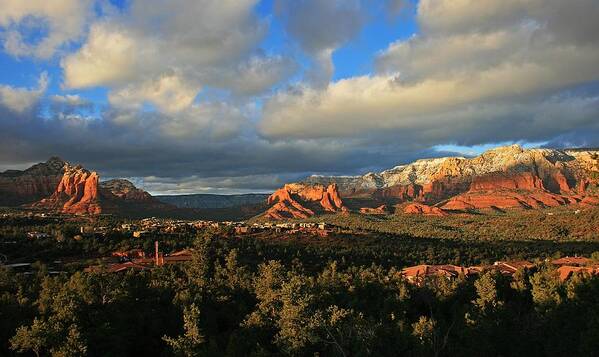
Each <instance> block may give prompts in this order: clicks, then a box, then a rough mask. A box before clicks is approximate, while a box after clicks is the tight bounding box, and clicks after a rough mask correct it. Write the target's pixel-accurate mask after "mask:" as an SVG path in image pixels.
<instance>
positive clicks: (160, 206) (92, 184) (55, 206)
mask: <svg viewBox="0 0 599 357" xmlns="http://www.w3.org/2000/svg"><path fill="white" fill-rule="evenodd" d="M53 187H54V188H53V189H52V191H51V192H50V193H49V194H48V195H47V197H45V198H43V199H41V200H38V201H36V202H33V203H31V204H30V206H31V207H33V208H37V209H44V210H51V211H57V212H62V213H69V214H89V215H98V214H101V213H110V214H122V213H131V212H139V213H143V212H156V213H159V212H161V211H165V210H166V211H168V210H173V209H174V207H173V206H171V205H168V204H165V203H162V202H159V201H158V200H156V199H155V198H154V197H152V195H150V194H149V193H147V192H146V191H144V190H140V189H138V188H136V187H135V186H134V185H133V184H132V183H131V182H129V181H127V180H124V179H113V180H108V181H105V182H100V176H99V175H98V173H97V172H95V171H89V170H87V169H85V168H83V167H82V166H80V165H76V166H74V165H71V164H69V163H66V162H63V167H62V168H61V177H60V180H58V183H57V184H55V185H53Z"/></svg>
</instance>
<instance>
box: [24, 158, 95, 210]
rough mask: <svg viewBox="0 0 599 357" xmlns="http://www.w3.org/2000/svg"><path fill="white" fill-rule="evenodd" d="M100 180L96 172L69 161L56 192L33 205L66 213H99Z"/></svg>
mask: <svg viewBox="0 0 599 357" xmlns="http://www.w3.org/2000/svg"><path fill="white" fill-rule="evenodd" d="M98 182H99V176H98V174H97V173H96V172H90V171H88V170H86V169H84V168H82V167H81V166H71V165H70V164H68V163H67V164H65V166H64V174H63V176H62V179H61V180H60V182H59V184H58V186H57V187H56V190H55V191H54V193H52V195H50V197H48V198H45V199H43V200H41V201H39V202H37V203H35V204H34V205H33V206H34V207H36V208H45V209H53V210H59V211H62V212H64V213H79V214H82V213H89V214H99V213H101V212H102V208H101V206H100V203H99V194H98Z"/></svg>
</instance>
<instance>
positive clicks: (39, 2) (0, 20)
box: [0, 0, 93, 59]
mask: <svg viewBox="0 0 599 357" xmlns="http://www.w3.org/2000/svg"><path fill="white" fill-rule="evenodd" d="M92 4H93V2H92V0H52V1H48V0H26V1H24V0H3V1H2V3H1V5H0V27H1V28H3V29H4V34H3V36H2V42H3V45H4V48H5V50H6V51H7V52H8V53H10V54H12V55H14V56H34V57H38V58H42V59H47V58H50V57H51V56H52V55H54V53H55V52H56V51H57V50H59V49H60V48H61V47H62V46H64V45H65V44H68V43H69V42H72V41H75V40H77V39H79V38H80V37H82V36H83V34H84V31H85V26H86V23H87V21H88V19H89V18H90V17H91V15H92V13H91V11H92ZM32 31H33V32H41V33H42V34H43V35H42V36H41V38H39V39H37V38H36V39H35V40H34V42H32V41H28V40H26V38H27V34H28V33H29V32H32Z"/></svg>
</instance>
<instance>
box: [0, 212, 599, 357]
mask: <svg viewBox="0 0 599 357" xmlns="http://www.w3.org/2000/svg"><path fill="white" fill-rule="evenodd" d="M560 214H563V215H564V217H566V214H567V213H566V212H562V213H559V212H556V213H555V216H547V215H546V214H545V218H546V220H547V219H550V217H556V219H557V220H558V221H557V222H560V219H561V218H559V217H560ZM583 214H588V215H591V214H596V213H595V212H594V211H590V212H586V213H583ZM503 217H506V218H505V219H506V220H508V219H511V226H505V227H504V229H505V230H507V232H514V231H516V230H520V228H514V227H518V226H519V225H520V224H524V223H525V222H524V218H523V219H522V220H520V219H518V218H513V216H511V215H510V213H508V214H505V215H498V217H495V218H496V219H499V220H502V219H504V218H503ZM568 217H574V214H573V213H571V214H570V216H568ZM576 217H583V216H580V215H576ZM593 217H594V216H593ZM512 218H513V219H512ZM590 218H591V216H584V219H590ZM326 219H327V220H328V221H331V222H335V223H336V224H338V225H339V226H341V227H345V228H344V229H341V230H340V231H339V232H337V233H333V234H331V235H329V236H328V237H326V238H323V237H317V236H309V235H305V234H284V233H275V232H274V231H273V232H263V233H258V234H251V235H243V236H235V235H231V234H230V232H228V231H227V229H221V230H214V229H206V230H204V231H202V232H200V233H197V234H196V233H192V232H189V233H179V234H170V235H161V234H155V235H153V236H150V237H148V238H144V239H140V238H133V237H132V236H131V234H130V233H123V232H116V231H109V233H107V234H106V235H103V236H94V235H86V236H84V237H81V236H80V232H79V226H80V225H81V224H83V223H82V222H69V221H67V222H64V221H56V220H53V219H46V218H31V217H21V218H11V219H4V220H1V221H0V243H1V245H0V246H1V248H2V253H4V254H6V255H8V256H10V257H11V261H15V260H16V261H28V262H31V261H35V260H38V261H39V262H37V263H35V264H33V265H32V268H31V270H30V271H29V272H28V274H23V273H18V272H16V271H14V270H10V269H6V268H0V341H1V345H0V355H3V356H4V355H7V356H12V355H33V356H86V355H87V356H137V355H152V356H216V355H218V356H247V355H252V356H267V355H298V356H305V355H321V356H366V355H380V356H397V355H406V356H521V355H530V356H564V355H587V356H593V355H596V354H597V351H599V277H592V276H585V275H574V276H573V277H572V278H571V279H569V280H568V281H566V282H560V280H559V279H558V276H557V275H556V271H555V268H554V267H552V266H549V265H548V264H546V263H543V260H544V258H549V257H557V256H560V255H566V254H568V255H573V254H582V255H586V256H592V257H593V258H594V259H597V258H598V257H599V253H597V252H599V241H597V240H596V239H595V240H593V239H592V235H589V236H584V237H583V238H581V237H578V238H575V237H573V236H572V232H579V231H576V230H574V229H572V227H573V225H568V224H564V225H563V227H565V229H569V232H568V234H564V235H563V236H562V237H563V238H559V237H558V238H557V239H550V238H549V237H546V238H545V236H543V235H542V234H540V233H539V232H549V230H550V229H552V228H550V227H553V223H552V222H549V221H546V220H543V221H540V222H545V223H544V224H540V225H538V226H537V221H534V220H536V219H538V220H541V216H529V217H527V219H531V220H533V221H532V222H533V223H532V224H529V226H530V227H531V228H530V233H531V235H536V238H531V237H530V235H528V236H519V237H518V236H514V237H507V235H508V233H506V232H505V231H501V228H500V225H499V224H488V223H489V222H490V221H491V220H490V219H488V217H484V216H472V217H466V216H462V217H451V218H447V217H446V218H445V219H444V218H441V219H437V218H432V217H427V218H423V217H417V216H415V217H412V216H399V217H384V218H380V217H367V218H364V217H361V218H360V217H356V216H351V215H350V216H341V215H340V216H330V217H326ZM425 220H428V224H425V223H423V222H424V221H425ZM421 221H422V222H421ZM581 221H583V220H581ZM596 221H597V220H595V222H596ZM120 223H122V222H117V221H114V219H113V218H110V217H104V218H102V219H101V220H100V221H97V222H93V223H89V222H88V223H87V224H93V225H95V226H111V225H119V224H120ZM559 224H561V223H559ZM460 227H466V228H460ZM595 228H596V227H595ZM595 228H593V227H591V224H589V225H588V227H587V228H585V229H587V230H588V232H592V229H595ZM29 231H38V232H47V233H49V234H50V235H51V236H50V237H48V238H38V239H28V238H27V237H26V233H27V232H29ZM468 232H470V233H468ZM433 233H434V234H433ZM429 234H430V235H429ZM537 234H539V235H537ZM543 234H544V233H543ZM483 235H486V237H484V236H483ZM491 237H496V239H491ZM155 240H158V241H159V243H160V247H161V250H162V251H164V252H166V253H168V252H171V251H175V250H179V249H182V248H185V247H189V246H193V248H194V250H193V252H194V253H193V260H192V261H191V262H188V263H182V264H179V265H166V266H162V267H155V268H152V269H149V270H142V271H126V272H120V273H108V272H106V271H104V270H101V269H100V270H98V271H94V272H83V271H82V268H83V267H85V266H88V265H90V264H102V262H103V259H104V257H106V256H108V255H109V253H110V252H112V251H116V250H120V251H124V250H129V249H135V248H141V249H143V250H145V251H146V252H148V253H149V252H151V251H152V249H153V243H154V241H155ZM594 252H595V253H594ZM593 253H594V254H593ZM508 259H529V260H533V259H536V260H537V262H538V263H539V264H538V266H539V267H538V268H534V269H533V270H530V271H519V272H518V273H516V275H515V276H514V277H513V278H511V277H506V276H502V275H498V274H496V273H493V272H485V273H483V274H481V275H479V276H477V277H468V278H466V277H459V278H457V279H454V280H448V279H446V278H433V279H430V280H427V281H426V282H425V283H424V284H422V285H419V286H416V285H413V284H410V283H408V282H407V281H406V280H405V279H404V277H403V276H402V275H401V273H400V271H401V269H402V268H403V267H405V266H408V265H415V264H420V263H427V264H446V263H453V264H460V265H466V266H467V265H479V264H482V265H484V264H488V263H492V262H494V261H496V260H508ZM56 260H60V262H61V263H60V264H57V263H55V261H56ZM52 270H55V271H56V270H58V271H60V273H58V274H57V273H55V272H54V273H53V272H52Z"/></svg>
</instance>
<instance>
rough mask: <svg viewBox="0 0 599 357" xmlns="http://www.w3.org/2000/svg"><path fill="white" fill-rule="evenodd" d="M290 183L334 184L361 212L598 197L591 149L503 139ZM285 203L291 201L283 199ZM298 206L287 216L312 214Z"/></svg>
mask: <svg viewBox="0 0 599 357" xmlns="http://www.w3.org/2000/svg"><path fill="white" fill-rule="evenodd" d="M294 185H299V186H301V187H302V191H306V192H309V191H310V190H311V187H314V188H315V189H316V191H318V190H322V189H319V188H318V187H321V188H322V187H326V186H329V185H335V186H336V192H337V194H338V195H339V196H340V197H342V198H343V202H344V205H345V206H346V207H348V208H349V209H352V210H355V211H362V212H363V213H369V212H371V210H372V209H371V208H369V209H364V210H362V208H364V207H379V206H381V205H387V206H394V205H397V204H401V203H404V202H413V203H415V204H414V205H408V206H406V207H405V208H404V212H406V213H418V214H432V213H434V214H444V213H445V211H446V210H447V211H464V210H485V209H509V208H522V209H533V208H545V207H555V206H560V205H568V204H579V205H582V206H585V205H595V204H596V202H598V201H599V150H587V149H571V150H554V149H523V148H522V147H520V146H518V145H511V146H506V147H499V148H496V149H492V150H489V151H487V152H485V153H483V154H481V155H480V156H477V157H474V158H464V157H446V158H435V159H424V160H418V161H416V162H414V163H411V164H407V165H401V166H396V167H394V168H392V169H390V170H386V171H383V172H381V173H372V172H370V173H367V174H365V175H363V176H339V177H336V176H316V175H315V176H310V177H308V178H307V179H306V180H305V181H304V182H301V183H297V184H289V185H286V186H285V187H293V186H294ZM283 191H285V189H283ZM291 191H292V190H291ZM291 191H290V192H291ZM277 192H279V191H277ZM282 194H284V192H280V193H275V195H274V196H272V197H276V196H277V195H282ZM316 196H318V194H316ZM277 202H278V203H280V202H290V201H285V200H283V201H277ZM269 204H272V201H271V200H269ZM287 206H291V207H294V206H293V204H291V203H290V204H287V205H286V207H287ZM345 206H344V207H345ZM433 206H434V207H433ZM302 207H303V208H305V209H303V210H302V209H298V210H297V212H296V214H295V215H294V216H297V217H300V216H311V215H313V214H314V212H313V210H312V209H311V207H304V206H302ZM427 207H428V208H427ZM280 209H284V208H283V207H281V205H279V207H278V208H277V209H274V211H275V212H277V211H279V210H280ZM306 209H307V210H306ZM433 211H434V212H433ZM275 216H276V215H272V218H276V217H275Z"/></svg>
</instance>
